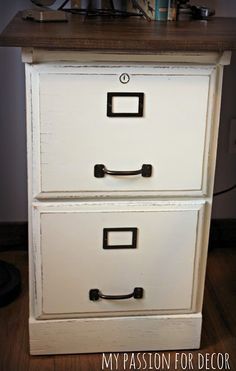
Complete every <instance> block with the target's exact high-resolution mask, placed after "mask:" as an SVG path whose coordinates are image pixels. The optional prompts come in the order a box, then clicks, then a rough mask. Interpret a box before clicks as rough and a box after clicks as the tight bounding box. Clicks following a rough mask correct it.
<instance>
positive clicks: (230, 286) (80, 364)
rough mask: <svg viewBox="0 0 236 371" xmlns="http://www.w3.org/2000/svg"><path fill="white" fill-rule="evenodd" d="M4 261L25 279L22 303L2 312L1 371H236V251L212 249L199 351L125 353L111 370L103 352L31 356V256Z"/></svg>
mask: <svg viewBox="0 0 236 371" xmlns="http://www.w3.org/2000/svg"><path fill="white" fill-rule="evenodd" d="M0 259H3V260H5V261H9V262H12V263H14V264H15V265H16V266H17V267H18V268H19V269H20V270H21V272H22V281H23V282H22V285H23V291H22V293H21V295H20V296H19V297H18V299H17V300H16V301H15V302H13V303H12V304H10V305H9V306H7V307H5V308H0V371H28V370H30V371H80V370H81V371H99V370H118V371H122V370H137V369H141V370H155V369H158V370H178V371H180V370H181V371H182V370H195V371H197V370H204V371H205V370H227V369H229V367H230V370H231V371H236V248H234V249H232V248H220V249H212V250H211V251H210V253H209V259H208V267H207V278H206V288H205V299H204V311H203V318H204V322H203V330H202V344H201V349H200V350H198V351H191V352H185V351H183V352H165V353H163V352H157V354H155V353H152V354H147V353H146V354H145V353H144V354H143V353H141V354H139V355H138V354H132V353H130V354H125V353H122V354H119V359H118V362H117V364H116V362H115V358H114V357H113V358H112V359H113V363H112V364H111V363H110V364H109V366H106V363H105V358H104V356H103V355H102V354H92V355H91V354H90V355H65V356H64V355H56V356H40V357H39V356H30V355H29V348H28V327H27V321H28V289H27V287H28V283H27V253H26V252H24V251H14V252H1V253H0ZM208 353H209V354H208ZM214 353H217V354H214ZM108 356H109V355H106V360H108ZM169 357H170V359H169ZM228 358H229V359H228ZM138 359H139V360H141V361H140V362H139V361H138ZM144 359H145V361H146V363H145V362H144ZM217 359H218V364H217ZM181 360H182V364H181ZM176 362H177V363H176ZM168 364H169V365H168Z"/></svg>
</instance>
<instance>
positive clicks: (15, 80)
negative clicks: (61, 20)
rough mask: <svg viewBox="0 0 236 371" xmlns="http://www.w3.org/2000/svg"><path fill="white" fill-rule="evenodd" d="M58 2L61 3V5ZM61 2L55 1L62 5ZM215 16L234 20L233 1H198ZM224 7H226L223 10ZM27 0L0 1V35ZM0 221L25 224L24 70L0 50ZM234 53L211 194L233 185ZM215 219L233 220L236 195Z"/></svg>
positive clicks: (11, 51) (16, 53)
mask: <svg viewBox="0 0 236 371" xmlns="http://www.w3.org/2000/svg"><path fill="white" fill-rule="evenodd" d="M61 2H62V1H61ZM61 2H59V1H58V3H59V4H60V3H61ZM191 3H192V4H193V3H196V4H201V3H202V4H204V5H206V4H207V5H208V6H211V7H213V8H215V9H216V13H217V15H218V16H234V17H236V1H235V0H227V2H226V1H224V0H197V1H195V0H194V1H193V0H192V1H191ZM226 4H227V6H226ZM31 5H32V4H31V3H30V1H29V0H15V1H14V0H11V1H1V2H0V30H2V29H3V28H4V27H5V25H6V24H7V23H8V22H9V20H10V19H11V18H12V17H13V15H14V14H15V13H16V12H17V11H18V10H21V9H25V8H29V7H31ZM0 81H1V88H0V179H1V181H0V222H8V221H25V220H27V180H26V179H27V176H26V143H25V109H24V107H25V98H24V67H23V65H22V63H21V59H20V50H19V49H18V48H0ZM235 97H236V54H234V55H233V59H232V64H231V66H229V67H227V68H226V69H225V75H224V86H223V101H222V112H221V125H220V138H219V148H218V157H217V168H216V181H215V191H219V190H222V189H225V188H228V187H230V186H231V185H232V184H235V183H236V155H230V154H229V153H228V137H229V123H230V119H231V118H232V117H235V118H236V101H235ZM213 217H215V218H236V191H232V192H230V193H228V194H225V195H222V196H219V197H216V198H215V200H214V205H213Z"/></svg>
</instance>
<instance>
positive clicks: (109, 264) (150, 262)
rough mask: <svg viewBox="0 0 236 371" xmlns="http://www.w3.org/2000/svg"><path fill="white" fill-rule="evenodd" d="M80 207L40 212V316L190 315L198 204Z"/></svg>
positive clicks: (55, 208) (53, 207)
mask: <svg viewBox="0 0 236 371" xmlns="http://www.w3.org/2000/svg"><path fill="white" fill-rule="evenodd" d="M86 208H87V209H86ZM86 208H85V209H81V208H80V207H78V208H77V209H76V207H74V210H73V212H72V211H69V209H68V208H64V209H61V210H60V207H58V208H57V207H56V206H55V205H54V206H52V207H48V209H47V208H46V209H45V207H44V210H41V211H40V212H39V223H40V225H39V231H38V238H39V241H38V247H37V254H38V258H37V260H38V261H39V262H40V264H39V266H38V268H37V270H38V272H37V275H38V276H39V277H38V284H39V287H38V292H39V293H40V294H39V293H38V295H37V296H38V297H41V299H40V300H39V302H38V304H37V306H38V309H37V311H38V316H39V317H42V318H47V317H48V316H49V317H50V316H51V317H55V316H61V317H67V316H71V315H73V316H78V317H79V316H85V315H86V316H90V315H91V316H93V315H95V314H97V315H101V316H105V315H107V314H111V313H115V314H116V315H119V312H122V314H125V313H127V314H131V313H139V312H143V311H145V313H147V312H148V311H150V312H153V311H154V312H155V311H157V312H158V311H159V312H163V313H169V312H173V311H176V310H177V311H180V312H186V311H190V310H192V300H193V299H192V298H193V286H194V283H193V282H194V259H195V250H196V244H197V239H198V236H197V228H198V223H199V210H200V206H199V205H195V206H194V205H192V206H182V207H179V206H178V207H177V206H174V207H173V206H172V207H170V206H163V205H162V206H160V205H159V206H155V207H153V206H152V207H139V208H130V207H124V206H122V207H121V206H120V210H119V209H118V208H116V209H114V208H113V209H111V208H109V207H108V208H107V207H105V206H104V207H101V206H100V207H98V208H88V206H86ZM51 209H53V211H52V210H51ZM88 209H89V210H88ZM37 213H38V210H37ZM140 288H141V289H142V290H140ZM140 292H141V294H140ZM135 293H136V296H138V297H136V298H135V297H131V298H126V299H125V298H123V299H120V300H116V299H117V297H116V296H117V295H122V296H123V295H131V296H133V295H134V296H135ZM101 295H105V296H106V295H109V296H112V298H110V299H109V298H106V297H105V298H101V297H100V296H101ZM140 296H141V297H140Z"/></svg>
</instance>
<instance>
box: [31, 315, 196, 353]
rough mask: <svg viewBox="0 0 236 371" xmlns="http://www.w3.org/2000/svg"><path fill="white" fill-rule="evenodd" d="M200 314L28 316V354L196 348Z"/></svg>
mask: <svg viewBox="0 0 236 371" xmlns="http://www.w3.org/2000/svg"><path fill="white" fill-rule="evenodd" d="M201 325H202V315H201V313H194V314H184V315H168V316H167V315H162V316H142V317H141V316H135V317H134V316H132V317H112V318H111V317H110V318H89V319H88V318H87V319H84V318H83V319H72V320H71V319H67V320H65V319H64V320H35V319H33V318H30V321H29V331H30V353H31V354H32V355H33V354H35V355H36V354H63V353H101V352H128V351H142V350H143V351H144V350H150V351H152V350H153V351H157V350H166V349H168V350H174V349H175V350H176V349H197V348H199V347H200V335H201Z"/></svg>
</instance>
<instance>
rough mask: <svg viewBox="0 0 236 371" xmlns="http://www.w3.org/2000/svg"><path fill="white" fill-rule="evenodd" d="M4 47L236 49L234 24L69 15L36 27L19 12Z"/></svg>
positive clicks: (222, 20) (1, 39)
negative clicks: (61, 19) (148, 20)
mask: <svg viewBox="0 0 236 371" xmlns="http://www.w3.org/2000/svg"><path fill="white" fill-rule="evenodd" d="M0 45H1V46H19V47H35V48H50V49H70V50H73V49H74V50H98V49H99V50H100V51H102V50H104V51H108V50H109V51H116V52H131V51H133V52H140V53H141V52H143V53H147V52H149V53H155V52H160V51H224V50H235V49H236V20H235V18H213V19H210V20H209V21H188V22H168V23H167V22H155V21H152V22H147V21H145V20H144V19H142V18H135V19H134V17H133V18H132V19H131V18H125V19H119V18H117V19H114V18H84V17H82V16H79V15H69V22H66V23H64V22H63V23H56V22H54V23H52V22H51V23H38V22H33V21H29V20H23V19H22V17H21V13H20V12H19V13H18V14H17V15H16V16H15V17H14V18H13V20H12V21H11V22H10V24H9V25H8V26H7V27H6V29H5V30H4V31H3V33H2V35H1V36H0Z"/></svg>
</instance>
